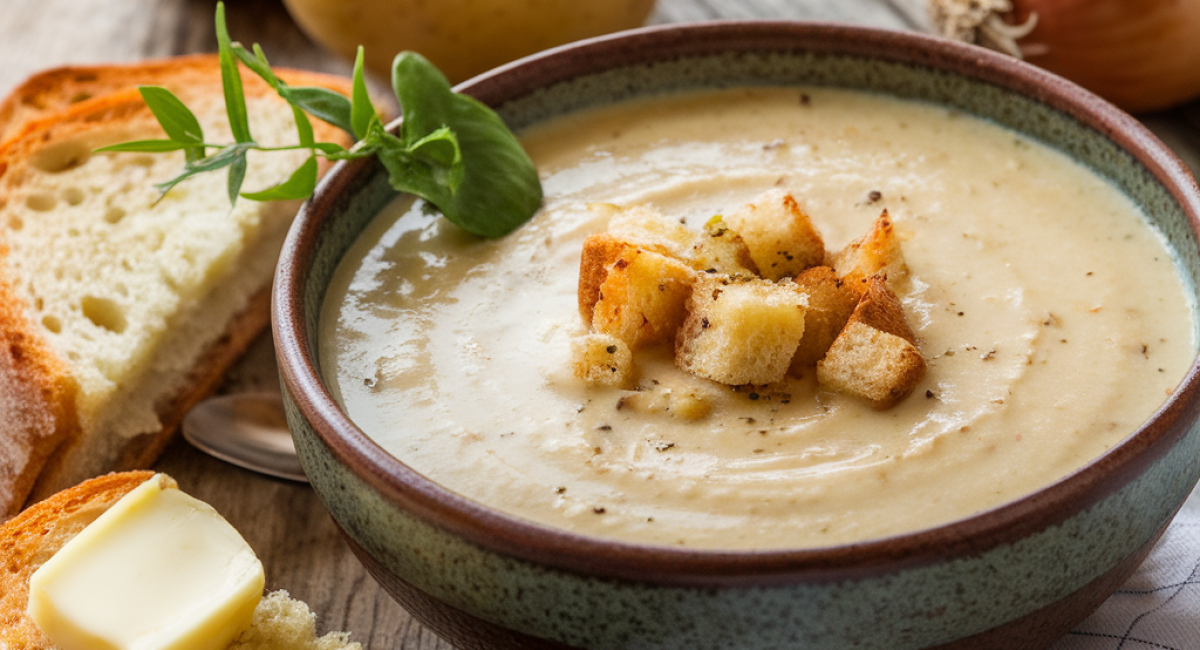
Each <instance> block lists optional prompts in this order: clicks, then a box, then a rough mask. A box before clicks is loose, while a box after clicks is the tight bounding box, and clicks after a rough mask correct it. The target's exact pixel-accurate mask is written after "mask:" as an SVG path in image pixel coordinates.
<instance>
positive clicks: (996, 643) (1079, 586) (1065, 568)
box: [273, 22, 1200, 650]
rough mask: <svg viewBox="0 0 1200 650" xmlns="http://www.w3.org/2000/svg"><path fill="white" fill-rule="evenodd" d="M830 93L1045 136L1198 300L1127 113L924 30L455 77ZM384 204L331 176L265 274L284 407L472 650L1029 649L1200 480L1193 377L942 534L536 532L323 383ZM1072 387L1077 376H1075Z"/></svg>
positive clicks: (747, 43) (408, 588) (426, 598)
mask: <svg viewBox="0 0 1200 650" xmlns="http://www.w3.org/2000/svg"><path fill="white" fill-rule="evenodd" d="M788 83H806V84H814V83H815V84H828V85H836V86H848V87H853V88H866V89H872V90H876V91H882V92H886V93H893V94H896V95H900V96H904V97H912V98H917V99H922V100H926V101H931V102H936V103H940V104H944V105H948V106H953V107H956V108H958V109H961V110H963V111H966V112H968V113H972V114H975V115H979V116H982V117H984V118H987V119H991V120H994V121H996V122H998V123H1000V124H1003V125H1006V126H1008V127H1010V128H1012V129H1015V130H1017V131H1021V132H1024V133H1027V134H1029V135H1031V136H1033V137H1034V138H1037V139H1039V140H1041V141H1043V142H1046V143H1048V144H1050V145H1051V146H1053V147H1057V148H1059V149H1061V150H1063V151H1065V152H1067V153H1068V154H1070V155H1071V156H1073V157H1075V158H1076V159H1078V160H1081V161H1083V162H1084V163H1086V164H1087V165H1089V166H1091V167H1092V168H1093V169H1095V170H1096V171H1097V172H1099V173H1100V174H1102V175H1103V176H1106V177H1108V178H1109V179H1111V180H1112V181H1113V182H1114V183H1115V184H1117V185H1118V186H1120V187H1121V188H1123V189H1124V190H1125V191H1126V192H1127V193H1128V194H1129V195H1130V196H1132V197H1133V199H1134V200H1135V201H1136V202H1137V203H1138V204H1140V205H1141V206H1142V207H1143V208H1144V209H1145V210H1146V212H1147V213H1148V214H1149V215H1150V216H1151V217H1152V218H1153V219H1154V220H1155V221H1156V222H1157V223H1158V224H1159V225H1160V226H1161V228H1162V229H1163V231H1164V232H1165V233H1166V234H1167V236H1168V238H1169V240H1170V244H1171V246H1173V247H1174V248H1175V250H1176V252H1177V253H1178V255H1179V258H1180V259H1181V260H1182V267H1183V268H1184V272H1185V274H1186V276H1187V278H1186V279H1187V284H1188V286H1189V287H1190V291H1191V292H1192V293H1193V294H1194V293H1195V291H1196V287H1197V285H1198V283H1197V279H1198V278H1200V250H1198V246H1197V234H1196V233H1197V214H1198V207H1200V196H1198V194H1197V189H1196V187H1195V184H1194V182H1193V181H1192V179H1191V177H1190V176H1189V174H1188V173H1187V172H1186V171H1185V170H1184V168H1183V167H1182V165H1181V164H1180V163H1179V162H1178V161H1177V160H1176V159H1175V158H1174V157H1173V156H1172V155H1171V154H1170V153H1169V152H1168V151H1167V150H1166V149H1165V147H1163V146H1162V145H1161V144H1160V143H1159V142H1158V141H1157V140H1156V139H1155V138H1154V137H1153V136H1152V135H1150V133H1149V132H1147V131H1146V130H1145V129H1144V128H1142V127H1141V126H1140V125H1139V124H1138V123H1137V122H1136V121H1134V120H1133V119H1131V118H1130V117H1128V116H1126V115H1125V114H1123V113H1121V112H1120V111H1118V110H1117V109H1115V108H1113V107H1112V106H1110V105H1108V104H1106V103H1104V102H1103V101H1101V100H1100V99H1098V98H1096V97H1094V96H1092V95H1090V94H1088V93H1087V92H1085V91H1083V90H1081V89H1079V88H1078V87H1076V86H1074V85H1072V84H1070V83H1068V82H1066V81H1064V80H1062V79H1059V78H1057V77H1054V76H1051V75H1049V74H1046V73H1043V72H1041V71H1039V70H1037V69H1035V68H1033V67H1030V66H1027V65H1024V64H1022V63H1019V62H1016V61H1013V60H1011V59H1008V58H1004V57H1001V56H998V55H994V54H991V53H989V52H985V51H983V50H980V49H976V48H973V47H968V46H963V45H958V44H954V43H949V42H945V41H940V40H934V39H930V38H926V37H922V36H917V35H911V34H901V33H891V32H881V31H873V30H867V29H862V28H854V27H848V26H839V25H827V24H800V23H778V22H777V23H762V22H759V23H747V22H726V23H706V24H701V25H690V26H668V27H661V28H649V29H644V30H637V31H634V32H628V33H625V34H621V35H616V36H613V37H605V38H600V39H596V40H592V41H587V42H583V43H580V44H576V45H572V46H567V47H564V48H560V49H557V50H553V51H550V52H546V53H544V54H540V55H537V56H534V57H531V58H528V59H525V60H523V61H521V62H518V63H516V64H513V65H509V66H506V67H504V68H501V69H498V70H495V71H493V72H491V73H488V74H486V75H483V76H481V77H477V78H476V79H473V80H471V81H469V82H467V83H466V84H464V85H463V86H461V87H460V90H462V91H463V92H466V93H470V94H472V95H475V96H476V97H478V98H480V99H481V100H483V101H484V102H486V103H488V104H490V105H492V106H494V107H497V109H498V110H499V112H500V113H501V115H502V116H503V117H504V118H505V119H506V120H508V121H509V122H510V123H511V125H512V126H514V127H516V128H520V127H522V126H525V125H528V124H531V123H534V122H537V121H538V120H542V119H545V118H547V117H550V116H554V115H558V114H561V113H564V112H567V111H571V110H573V109H577V108H579V107H583V106H588V105H592V104H596V103H603V102H611V101H614V100H619V99H622V98H626V97H633V96H640V95H645V94H648V93H655V92H660V91H666V90H671V89H677V88H692V87H703V86H723V85H734V84H788ZM393 197H394V194H393V192H392V191H391V190H390V189H389V188H388V185H387V183H386V180H385V178H384V175H383V172H382V170H381V168H380V167H379V166H378V165H376V164H374V163H373V162H370V161H367V162H359V163H356V164H349V165H344V166H341V167H340V168H338V169H337V170H336V171H335V172H334V173H333V174H332V175H331V176H330V177H329V178H328V179H327V180H326V181H325V182H324V183H323V184H322V186H321V188H320V189H319V191H318V192H317V195H316V196H315V197H314V198H313V200H312V201H311V202H310V203H309V204H308V205H307V206H306V208H305V209H304V210H303V211H302V212H301V213H300V216H299V218H298V220H297V222H296V224H295V226H294V227H293V230H292V232H291V235H290V237H289V239H288V241H287V244H286V246H285V249H284V252H283V256H282V260H281V262H280V267H279V272H278V275H277V279H276V285H275V296H274V314H273V316H274V332H275V337H276V346H277V350H278V356H279V362H280V366H281V372H282V377H283V383H284V386H285V392H286V394H287V402H288V417H289V421H290V423H291V426H292V429H293V433H294V436H295V439H296V446H297V448H298V450H299V452H300V457H301V461H302V462H303V465H304V468H305V471H306V472H307V473H308V475H309V478H310V479H311V481H312V484H313V486H314V488H315V489H316V490H317V493H318V494H319V495H320V498H321V499H322V501H323V502H324V503H325V505H326V506H327V507H328V509H329V512H330V513H331V514H332V516H333V518H334V520H335V521H336V522H337V524H338V525H339V526H340V527H341V528H342V530H343V531H344V532H345V534H346V537H347V539H348V540H349V543H350V544H351V546H352V548H354V549H355V552H356V553H357V554H358V556H359V557H360V559H361V560H362V561H363V563H364V564H365V565H366V566H367V568H368V569H369V570H370V571H371V573H372V575H374V576H375V577H376V579H378V580H379V582H380V583H382V584H383V585H384V587H386V588H387V589H388V591H389V592H390V593H391V594H393V595H394V596H395V598H396V599H397V600H398V601H400V603H402V604H403V605H404V606H405V607H407V608H408V609H409V610H410V611H411V612H412V613H413V614H414V615H416V616H417V617H418V618H419V619H420V620H421V621H422V622H424V623H425V624H427V625H428V626H429V627H431V628H433V629H434V630H435V631H437V632H438V633H439V634H442V635H443V636H445V637H447V638H448V639H450V640H451V641H453V642H455V643H456V644H458V645H459V646H460V647H463V648H488V649H494V648H523V649H528V648H563V647H580V648H584V647H586V648H609V649H621V650H628V649H633V648H687V649H689V650H701V649H704V648H736V649H739V650H752V649H760V648H789V649H790V648H831V649H837V650H843V649H845V648H890V649H896V650H902V649H905V648H929V647H939V648H940V647H954V648H1037V647H1042V646H1045V645H1048V644H1049V643H1051V642H1052V641H1053V640H1054V639H1056V638H1058V637H1059V636H1061V635H1062V634H1064V633H1065V632H1066V631H1068V630H1069V629H1070V628H1071V627H1072V626H1073V625H1074V624H1076V623H1077V622H1079V621H1080V620H1082V619H1083V618H1084V617H1085V616H1086V615H1087V614H1088V613H1089V612H1091V611H1092V610H1093V609H1094V608H1095V607H1096V606H1097V605H1099V603H1100V602H1101V601H1102V600H1103V599H1104V598H1105V597H1107V596H1108V595H1109V594H1110V593H1112V591H1113V590H1115V589H1116V588H1117V586H1118V585H1120V584H1121V582H1123V581H1124V579H1125V578H1126V577H1128V575H1129V574H1130V573H1131V572H1132V571H1133V570H1134V569H1135V567H1136V566H1137V564H1138V563H1139V562H1140V561H1141V559H1142V558H1143V557H1144V556H1145V554H1146V553H1147V552H1148V551H1149V549H1150V547H1151V545H1152V544H1153V543H1154V541H1155V540H1156V539H1157V538H1158V536H1159V535H1160V534H1161V533H1162V531H1163V529H1164V528H1165V527H1166V525H1167V523H1168V521H1169V520H1170V518H1171V516H1172V515H1173V514H1174V512H1175V511H1176V509H1177V508H1178V507H1179V505H1180V504H1181V503H1182V502H1183V500H1184V498H1185V497H1186V495H1187V494H1188V493H1189V491H1190V490H1191V488H1192V486H1193V485H1194V484H1195V483H1196V480H1197V477H1198V475H1200V432H1198V431H1197V427H1196V421H1197V417H1198V415H1200V400H1198V399H1197V393H1198V391H1200V381H1198V379H1197V367H1196V365H1195V364H1194V363H1193V365H1192V368H1191V371H1190V372H1189V373H1188V375H1187V378H1186V380H1185V381H1184V383H1183V384H1182V385H1181V386H1180V387H1179V389H1178V390H1177V391H1176V392H1175V394H1174V395H1173V396H1171V398H1170V399H1169V400H1168V402H1167V403H1166V404H1165V405H1164V406H1163V407H1162V409H1161V410H1160V411H1159V412H1157V413H1156V414H1155V415H1154V417H1153V418H1152V419H1151V420H1150V421H1149V422H1148V423H1146V425H1144V426H1143V427H1142V428H1141V429H1139V430H1138V431H1136V432H1135V433H1133V434H1132V435H1131V436H1130V437H1129V438H1127V439H1126V440H1125V441H1123V442H1122V443H1121V444H1119V445H1118V446H1116V447H1115V448H1113V449H1112V450H1111V451H1109V452H1108V453H1107V454H1105V455H1104V456H1103V457H1101V458H1099V459H1097V460H1096V461H1095V462H1093V463H1091V464H1090V465H1088V466H1086V467H1084V468H1083V469H1081V470H1079V471H1078V472H1076V473H1075V474H1073V475H1071V476H1069V477H1067V478H1065V479H1063V480H1062V481H1060V482H1058V483H1056V484H1054V485H1052V486H1050V487H1047V488H1045V489H1043V490H1041V491H1039V492H1037V493H1035V494H1032V495H1030V496H1028V497H1026V498H1024V499H1021V500H1019V501H1016V502H1013V503H1009V504H1007V505H1004V506H1002V507H999V508H996V509H994V510H991V511H988V512H985V513H983V514H980V515H978V516H974V517H971V518H969V519H966V520H963V521H959V522H956V523H953V524H950V525H947V526H943V527H940V528H936V529H933V530H925V531H920V532H917V533H913V534H910V535H904V536H900V537H894V538H889V539H882V540H877V541H868V542H863V543H860V544H852V545H847V546H838V547H833V548H818V549H809V550H792V551H789V550H783V551H767V552H712V551H699V550H685V549H676V548H655V547H646V546H637V545H629V544H619V543H615V542H611V541H603V540H598V539H590V538H585V537H581V536H578V535H573V534H568V533H565V532H560V531H554V530H549V529H546V528H542V527H539V526H536V525H532V524H529V523H526V522H524V521H520V520H516V519H514V518H511V517H508V516H505V515H501V514H498V513H496V512H492V511H490V510H488V509H487V508H485V507H483V506H481V505H479V504H477V503H474V502H471V501H468V500H466V499H464V498H462V497H459V496H457V495H455V494H453V493H451V492H449V491H447V490H445V489H444V488H442V487H440V486H438V485H436V484H434V483H432V482H430V481H429V480H427V479H425V478H424V477H422V476H420V475H419V474H417V473H415V472H414V471H412V470H411V469H410V468H409V467H407V466H405V465H404V464H403V462H402V461H401V460H397V459H395V458H393V457H391V456H389V455H388V454H387V453H385V452H384V451H383V450H382V449H380V448H379V447H378V446H376V445H375V444H374V443H373V442H372V441H371V440H369V439H368V438H367V437H366V436H365V435H364V434H363V433H362V432H361V431H359V430H358V429H357V428H356V427H355V426H354V424H352V423H351V422H350V420H349V419H348V418H347V417H346V415H345V414H343V413H342V412H341V411H340V410H339V407H338V405H337V404H336V403H335V402H334V400H333V399H332V398H331V397H330V394H329V392H328V391H327V390H326V387H325V385H324V384H323V383H322V379H321V375H320V369H319V366H318V362H317V360H316V358H315V355H314V350H315V349H316V345H315V340H314V339H315V336H316V331H317V329H316V324H317V318H318V313H319V306H320V303H321V300H322V297H323V295H324V291H325V287H326V283H327V282H328V280H329V277H330V274H331V273H332V272H333V269H334V267H335V265H336V264H337V262H338V260H339V259H340V257H341V255H342V254H343V252H344V251H345V250H346V248H347V247H348V246H349V245H350V243H351V241H352V240H353V239H354V238H355V236H356V235H357V234H358V233H359V232H360V231H362V230H363V227H364V226H365V224H366V223H367V222H368V221H369V220H370V219H371V218H372V217H373V216H374V215H375V214H376V213H377V212H378V211H379V210H380V209H381V208H382V207H383V206H384V205H386V204H387V203H388V202H389V201H391V200H392V198H393ZM1067 389H1068V390H1069V388H1067Z"/></svg>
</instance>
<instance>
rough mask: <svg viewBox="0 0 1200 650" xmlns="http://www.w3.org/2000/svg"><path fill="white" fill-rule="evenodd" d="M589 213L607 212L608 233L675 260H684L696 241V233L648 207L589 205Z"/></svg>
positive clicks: (605, 204)
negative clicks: (591, 211) (593, 211)
mask: <svg viewBox="0 0 1200 650" xmlns="http://www.w3.org/2000/svg"><path fill="white" fill-rule="evenodd" d="M588 207H589V208H590V209H592V210H599V211H604V212H609V213H610V216H609V220H608V234H610V235H612V236H613V237H615V238H617V239H619V240H621V241H626V242H629V243H631V244H636V245H637V246H638V248H643V249H646V250H651V251H654V252H656V253H662V254H663V255H669V256H671V257H674V258H676V259H686V258H687V256H688V251H689V250H691V248H692V244H693V243H694V241H695V239H696V232H695V231H693V230H692V229H690V228H688V227H687V226H685V225H683V224H682V223H679V221H678V220H677V219H673V218H671V217H668V216H666V215H664V214H663V213H661V212H659V211H658V210H657V209H655V208H654V207H652V206H649V205H634V206H630V207H627V208H622V207H618V206H614V205H612V204H607V203H597V204H592V205H590V206H588Z"/></svg>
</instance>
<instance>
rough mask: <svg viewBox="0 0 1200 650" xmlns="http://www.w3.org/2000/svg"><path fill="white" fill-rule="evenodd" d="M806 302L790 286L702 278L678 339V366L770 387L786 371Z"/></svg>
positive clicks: (725, 380)
mask: <svg viewBox="0 0 1200 650" xmlns="http://www.w3.org/2000/svg"><path fill="white" fill-rule="evenodd" d="M806 305H807V300H806V298H805V296H804V294H802V293H800V292H799V291H798V290H797V289H796V286H795V285H794V284H793V283H791V282H782V283H776V282H770V281H767V280H763V279H761V278H755V279H734V278H728V277H719V278H718V277H704V276H702V277H701V278H699V279H698V280H697V281H696V283H695V284H694V285H693V287H692V293H691V296H690V297H689V298H688V303H687V319H686V320H685V321H684V323H683V326H682V327H681V328H680V329H679V334H678V335H677V336H676V338H675V363H676V364H677V365H678V366H679V367H680V368H682V369H684V370H687V371H689V372H691V373H693V374H695V375H699V376H701V377H705V378H707V379H711V380H713V381H716V382H720V383H722V384H731V385H739V384H770V383H773V382H777V381H780V380H781V379H783V378H784V375H785V374H786V373H787V370H788V367H789V365H790V364H791V361H792V357H793V356H794V355H795V353H796V347H797V345H799V343H800V338H801V336H803V334H804V312H805V307H806Z"/></svg>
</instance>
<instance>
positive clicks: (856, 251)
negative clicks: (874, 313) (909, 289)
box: [833, 210, 908, 295]
mask: <svg viewBox="0 0 1200 650" xmlns="http://www.w3.org/2000/svg"><path fill="white" fill-rule="evenodd" d="M833 270H834V272H835V273H837V275H838V277H839V278H842V279H843V280H845V281H846V283H847V284H849V285H850V287H851V288H852V289H854V290H855V291H856V292H857V293H859V294H860V295H861V294H862V293H864V292H865V291H866V287H867V284H868V282H867V279H868V278H870V277H872V276H881V277H884V278H886V279H887V283H888V286H889V287H890V288H891V289H892V290H893V291H895V290H896V287H897V286H899V283H900V282H902V281H903V280H904V279H905V278H906V277H908V265H907V264H905V262H904V253H903V251H901V250H900V240H899V239H898V238H897V237H896V232H895V230H894V229H893V227H892V220H891V217H889V216H888V213H887V210H884V211H883V214H880V215H879V218H878V219H876V220H875V223H874V224H872V226H871V230H870V231H868V232H867V234H865V235H863V236H862V237H860V238H859V239H857V240H855V241H852V242H850V243H849V244H847V245H846V247H845V248H843V249H842V250H841V251H840V252H839V253H838V254H837V255H836V256H835V257H834V261H833Z"/></svg>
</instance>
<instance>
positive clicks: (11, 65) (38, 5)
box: [0, 0, 1200, 650]
mask: <svg viewBox="0 0 1200 650" xmlns="http://www.w3.org/2000/svg"><path fill="white" fill-rule="evenodd" d="M214 5H215V0H3V9H2V11H0V92H7V91H8V89H10V88H11V87H13V86H15V85H16V84H17V83H19V82H20V81H21V80H22V79H23V78H24V77H26V76H27V75H28V74H30V73H32V72H34V71H37V70H39V69H42V68H46V67H50V66H54V65H60V64H64V63H94V62H110V61H131V60H136V59H139V58H145V57H156V56H168V55H173V54H183V53H189V52H198V51H207V50H213V49H215V47H216V38H215V36H214V31H213V21H212V17H213V13H214ZM921 6H922V3H921V2H920V0H790V1H789V0H659V5H658V8H657V9H656V10H655V13H654V14H653V15H652V17H651V22H653V23H664V22H676V21H695V20H708V19H713V18H754V17H774V18H795V19H820V20H839V21H847V22H856V23H863V24H870V25H874V26H880V27H888V28H895V29H922V28H923V27H924V26H925V17H924V14H923V11H922V10H921V8H920V7H921ZM227 11H228V23H229V29H230V32H231V34H232V35H233V38H234V39H237V40H241V41H243V42H255V41H257V42H259V43H261V44H262V45H263V47H264V49H265V50H266V52H267V54H268V55H269V56H270V57H271V61H272V63H273V64H279V65H288V66H294V67H301V68H309V69H314V70H322V71H329V72H337V73H348V71H349V65H348V64H347V63H346V62H345V61H342V60H339V59H337V58H335V57H333V56H331V55H329V54H326V53H324V52H322V51H321V50H320V49H319V48H317V47H316V46H314V45H313V44H312V43H311V42H310V41H309V40H308V39H307V38H306V37H305V36H304V35H303V34H302V33H301V32H300V31H299V30H298V29H297V28H296V26H295V25H294V24H293V23H292V21H291V19H290V18H289V17H288V14H287V12H286V11H285V10H284V8H283V6H282V5H281V4H280V3H279V0H230V1H229V2H228V3H227ZM1194 110H1195V109H1192V108H1184V109H1181V110H1180V111H1176V112H1174V113H1172V114H1166V115H1156V116H1151V117H1148V118H1146V120H1147V123H1149V124H1151V126H1152V127H1153V128H1155V130H1156V131H1158V132H1159V133H1160V135H1162V136H1163V137H1164V138H1165V139H1166V140H1167V141H1168V143H1169V144H1171V145H1172V146H1174V147H1175V148H1176V149H1177V150H1179V151H1180V153H1181V154H1182V155H1184V157H1185V159H1187V161H1188V162H1189V163H1194V162H1195V161H1198V160H1200V156H1197V155H1196V153H1195V152H1196V151H1200V140H1196V139H1195V138H1196V137H1197V136H1196V135H1193V130H1192V128H1191V127H1189V126H1188V125H1189V113H1190V112H1192V111H1194ZM1197 132H1200V131H1197ZM1193 168H1195V166H1193ZM273 362H274V359H273V356H272V353H271V348H270V341H269V340H267V339H265V338H264V339H263V340H261V341H260V342H259V344H258V345H257V346H256V348H255V349H254V350H253V351H252V353H251V355H250V356H249V358H248V359H247V360H246V361H244V362H243V363H242V364H241V366H240V367H239V368H238V369H236V370H235V371H234V373H233V374H232V376H231V377H230V378H229V382H228V385H227V386H226V388H225V390H239V389H241V388H243V387H246V386H263V385H270V384H271V383H273V382H275V381H276V380H275V376H274V369H273ZM158 469H161V470H163V471H165V472H168V473H170V474H171V475H173V476H175V477H176V478H177V479H178V480H179V483H180V484H181V485H182V486H183V488H184V489H185V490H187V491H188V492H190V493H192V494H194V495H196V496H197V497H199V498H201V499H204V500H206V501H208V502H209V503H211V504H212V505H213V506H214V507H216V508H217V510H218V511H220V512H221V513H222V514H224V515H225V516H226V517H227V518H228V519H229V520H230V521H231V522H232V523H233V524H234V525H235V526H236V527H237V528H238V529H239V530H241V531H242V532H243V534H244V535H245V536H246V539H247V540H248V541H249V542H250V544H251V546H253V547H254V549H255V550H256V551H257V552H258V554H259V556H260V557H261V558H262V560H263V563H264V565H265V566H266V572H267V583H268V586H269V587H271V588H284V589H287V590H289V591H290V592H291V593H292V594H293V595H294V596H295V597H297V598H300V599H302V600H304V601H306V602H308V603H309V605H310V606H311V607H312V608H313V610H314V611H315V612H316V613H317V615H318V629H319V630H320V631H326V630H333V629H344V630H350V631H352V632H353V634H354V638H355V639H356V640H358V641H360V642H362V643H363V645H364V647H367V648H401V649H407V650H435V649H439V650H447V649H450V648H451V647H452V646H450V645H449V644H448V643H446V642H444V641H442V640H440V639H438V638H437V637H436V636H434V635H433V634H432V633H431V632H430V631H428V630H427V629H425V628H424V627H422V626H421V625H420V624H419V623H417V622H416V621H414V620H413V619H412V618H411V617H410V616H409V615H408V614H407V613H406V612H405V611H404V610H403V609H401V608H400V607H399V606H398V605H396V604H395V603H394V602H392V600H391V599H390V598H389V597H388V596H387V595H386V594H385V593H384V592H383V591H382V589H380V588H379V587H378V586H377V585H376V584H375V582H374V581H373V580H372V579H371V578H370V577H369V576H368V575H367V574H366V573H365V572H364V570H363V569H362V567H361V566H360V565H359V564H358V562H357V560H355V559H354V557H353V556H352V555H351V554H350V551H349V550H348V549H347V547H346V545H345V544H344V543H343V541H342V539H341V538H340V536H339V533H338V532H337V530H336V529H335V527H334V525H333V523H332V521H331V520H330V518H329V516H328V515H327V514H326V513H325V511H324V509H323V508H322V507H321V505H320V503H319V502H318V501H317V498H316V496H315V495H314V493H313V492H312V490H311V489H310V488H308V486H306V485H301V484H296V483H291V482H287V481H278V480H272V479H268V478H264V477H261V476H258V475H256V474H252V473H250V472H247V471H243V470H240V469H237V468H234V467H232V466H230V465H227V464H225V463H223V462H220V461H217V460H214V459H212V458H209V457H208V456H206V455H204V454H202V453H200V452H198V451H196V450H195V449H193V448H191V447H190V446H189V445H187V444H186V443H185V442H183V441H182V440H177V441H176V442H175V443H174V444H173V445H172V446H171V447H170V449H169V450H168V451H167V453H166V455H165V456H164V457H163V458H162V460H161V462H160V463H159V464H158Z"/></svg>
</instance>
